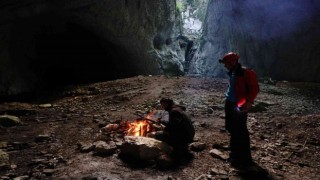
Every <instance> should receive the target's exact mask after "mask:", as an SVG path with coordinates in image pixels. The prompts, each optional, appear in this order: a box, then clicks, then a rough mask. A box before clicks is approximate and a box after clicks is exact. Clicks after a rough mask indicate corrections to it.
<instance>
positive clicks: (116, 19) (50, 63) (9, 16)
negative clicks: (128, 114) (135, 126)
mask: <svg viewBox="0 0 320 180" xmlns="http://www.w3.org/2000/svg"><path fill="white" fill-rule="evenodd" d="M175 21H176V4H175V0H157V1H149V0H117V1H114V0H40V1H35V0H25V1H18V0H16V1H12V0H4V1H1V3H0V22H1V25H0V95H10V94H19V93H23V92H28V91H33V90H34V89H41V87H48V86H49V87H55V86H57V85H58V84H70V83H86V82H93V81H101V80H109V79H116V78H122V77H129V76H133V75H139V74H161V73H167V74H179V73H182V71H183V67H182V64H181V63H182V61H183V57H182V56H180V55H179V54H177V53H176V52H175V50H174V48H175V47H176V45H175V44H174V43H175V42H172V41H171V39H172V36H174V35H173V30H172V28H173V27H174V24H175Z"/></svg>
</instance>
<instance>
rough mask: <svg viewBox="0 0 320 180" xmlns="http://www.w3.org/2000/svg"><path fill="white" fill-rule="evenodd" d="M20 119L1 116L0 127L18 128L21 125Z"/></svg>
mask: <svg viewBox="0 0 320 180" xmlns="http://www.w3.org/2000/svg"><path fill="white" fill-rule="evenodd" d="M20 122H21V121H20V119H19V118H18V117H17V116H11V115H1V116H0V125H2V126H5V127H11V126H16V125H18V124H20Z"/></svg>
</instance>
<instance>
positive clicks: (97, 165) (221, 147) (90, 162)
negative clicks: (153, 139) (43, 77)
mask: <svg viewBox="0 0 320 180" xmlns="http://www.w3.org/2000/svg"><path fill="white" fill-rule="evenodd" d="M226 87H227V81H226V80H224V79H212V78H200V77H165V76H138V77H133V78H128V79H120V80H115V81H108V82H101V83H95V84H89V85H81V86H73V87H69V88H67V89H65V90H63V91H60V92H55V94H51V95H50V96H49V95H39V96H38V97H37V98H35V99H33V100H32V101H27V102H18V101H15V102H2V103H1V104H0V113H1V114H0V115H3V114H8V115H13V116H15V117H18V118H19V119H20V121H21V123H19V124H18V125H14V126H11V125H6V126H9V127H5V126H0V179H14V178H16V179H139V180H140V179H152V180H154V179H159V180H160V179H161V180H162V179H192V180H194V179H250V178H251V179H312V180H314V179H319V175H320V162H319V159H320V140H319V137H320V136H319V135H320V121H319V120H320V108H319V105H320V95H319V90H320V85H319V84H310V83H289V82H277V83H274V82H270V81H264V82H260V88H261V91H260V93H259V95H258V97H257V100H256V102H255V107H254V108H253V109H252V111H253V112H252V113H250V114H249V118H248V127H249V131H250V137H251V145H252V154H253V159H254V160H255V162H256V164H257V167H258V169H259V173H257V171H254V172H252V173H251V172H250V173H251V174H250V173H245V174H243V173H242V172H241V171H239V170H237V169H234V168H232V167H231V166H230V164H229V163H228V162H227V161H226V160H225V159H224V158H223V157H224V156H223V155H225V154H228V151H227V148H228V139H229V136H228V133H227V132H225V130H224V120H223V118H224V112H223V103H224V91H225V89H226ZM161 97H171V98H173V99H174V100H175V101H176V102H177V103H179V104H183V105H184V106H186V107H187V110H186V111H187V113H189V114H190V116H191V117H192V120H193V122H194V125H195V127H196V137H195V139H194V140H195V142H197V143H198V145H199V144H202V145H204V146H202V148H199V147H201V146H198V149H197V150H190V152H191V154H192V155H193V156H192V158H191V159H190V158H189V159H188V160H186V161H181V163H180V164H177V165H176V166H175V167H174V168H170V169H166V170H163V169H159V168H158V167H157V166H156V165H155V164H154V163H152V162H149V163H147V164H143V165H134V164H130V163H128V162H127V161H124V160H123V159H122V158H120V157H119V151H120V150H119V149H116V150H115V151H113V152H112V153H109V154H108V155H105V156H97V155H95V154H94V152H93V151H90V150H87V151H85V150H83V149H84V146H85V144H92V143H95V142H97V141H104V142H107V143H108V142H110V141H115V139H116V140H117V141H116V144H117V143H119V139H121V138H122V137H123V136H121V135H119V134H112V135H111V134H109V135H106V134H102V133H101V129H102V128H103V127H104V126H106V125H108V124H110V123H115V122H119V121H125V120H129V121H131V120H134V119H136V118H137V113H138V112H139V113H140V114H141V113H142V114H147V113H149V112H150V111H152V110H154V109H157V108H158V105H159V104H158V103H159V99H160V98H161ZM79 147H82V151H81V148H80V149H79ZM213 149H215V150H216V151H219V152H221V153H222V155H221V156H216V155H214V154H213Z"/></svg>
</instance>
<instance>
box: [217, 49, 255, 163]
mask: <svg viewBox="0 0 320 180" xmlns="http://www.w3.org/2000/svg"><path fill="white" fill-rule="evenodd" d="M239 58H240V56H239V55H238V54H236V53H234V52H230V53H227V54H226V55H224V57H223V59H222V60H219V62H220V63H223V64H224V66H225V68H226V69H227V70H228V71H229V72H228V75H229V77H230V80H229V86H228V89H227V92H226V102H225V127H226V130H227V131H228V132H229V133H230V158H229V159H230V162H231V165H232V166H235V167H247V166H250V165H252V163H253V162H252V157H251V151H250V137H249V132H248V129H247V117H248V111H249V110H250V108H251V107H252V104H253V102H254V99H255V98H256V96H257V94H258V92H259V84H258V81H257V77H256V73H255V72H254V71H253V70H252V69H248V68H244V67H242V66H241V64H240V63H239V62H238V60H239Z"/></svg>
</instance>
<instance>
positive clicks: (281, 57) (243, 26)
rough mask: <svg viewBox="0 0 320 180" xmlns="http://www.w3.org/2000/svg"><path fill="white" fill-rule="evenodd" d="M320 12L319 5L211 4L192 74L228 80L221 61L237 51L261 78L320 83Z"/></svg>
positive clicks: (312, 1)
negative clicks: (224, 56)
mask: <svg viewBox="0 0 320 180" xmlns="http://www.w3.org/2000/svg"><path fill="white" fill-rule="evenodd" d="M319 12H320V2H319V1H316V0H307V1H300V0H292V1H290V2H287V1H286V2H284V1H277V0H269V1H256V0H246V1H238V0H231V1H223V0H217V1H210V4H209V7H208V14H207V18H206V27H205V28H204V35H203V40H202V42H201V46H200V48H199V50H198V52H197V53H196V55H195V56H194V58H193V60H192V65H191V69H190V73H197V74H203V75H209V76H218V77H224V76H225V69H224V67H223V65H221V64H219V63H218V59H219V58H221V57H222V56H223V55H224V54H225V53H227V52H229V51H235V52H237V53H239V54H240V56H241V58H240V62H241V63H242V64H243V65H245V66H248V67H252V68H254V69H255V70H256V71H257V73H258V75H259V77H271V78H273V79H278V80H288V81H314V82H319V81H320V73H319V71H320V63H319V62H320V61H319V57H320V46H319V42H320V36H319V34H320V20H319V18H318V17H319Z"/></svg>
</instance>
